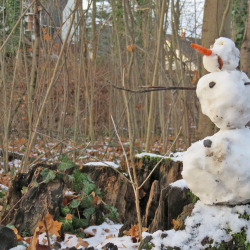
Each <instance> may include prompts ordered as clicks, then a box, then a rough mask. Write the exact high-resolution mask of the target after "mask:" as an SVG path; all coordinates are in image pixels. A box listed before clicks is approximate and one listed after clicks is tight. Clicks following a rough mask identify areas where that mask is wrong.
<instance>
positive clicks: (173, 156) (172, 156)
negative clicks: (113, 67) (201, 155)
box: [135, 152, 184, 161]
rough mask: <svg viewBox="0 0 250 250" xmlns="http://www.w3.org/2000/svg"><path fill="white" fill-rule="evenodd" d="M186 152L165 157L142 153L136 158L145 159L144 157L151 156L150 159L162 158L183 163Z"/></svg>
mask: <svg viewBox="0 0 250 250" xmlns="http://www.w3.org/2000/svg"><path fill="white" fill-rule="evenodd" d="M183 153H184V152H176V153H174V154H173V153H170V156H163V155H157V154H152V153H140V154H136V155H135V157H137V158H143V157H144V156H149V157H161V158H164V159H171V160H173V161H182V157H183Z"/></svg>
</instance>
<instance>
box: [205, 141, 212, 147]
mask: <svg viewBox="0 0 250 250" xmlns="http://www.w3.org/2000/svg"><path fill="white" fill-rule="evenodd" d="M203 145H204V147H206V148H211V146H212V141H211V140H209V139H207V140H204V141H203Z"/></svg>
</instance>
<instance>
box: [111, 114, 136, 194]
mask: <svg viewBox="0 0 250 250" xmlns="http://www.w3.org/2000/svg"><path fill="white" fill-rule="evenodd" d="M111 120H112V122H113V125H114V129H115V133H116V135H117V137H118V140H119V142H120V144H121V147H122V150H123V154H124V157H125V159H126V164H127V167H128V174H129V178H130V180H131V182H132V184H133V185H132V186H133V189H134V192H135V183H134V181H133V178H132V175H131V173H130V168H129V163H128V158H127V154H126V151H125V149H124V147H123V145H122V142H121V139H120V136H119V135H118V132H117V129H116V126H115V122H114V119H113V116H112V115H111Z"/></svg>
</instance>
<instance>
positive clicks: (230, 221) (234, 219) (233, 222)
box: [143, 201, 250, 250]
mask: <svg viewBox="0 0 250 250" xmlns="http://www.w3.org/2000/svg"><path fill="white" fill-rule="evenodd" d="M244 212H245V213H247V214H248V215H250V206H249V205H244V206H235V207H227V206H208V205H204V204H203V203H202V202H201V201H198V202H197V203H196V204H195V207H194V209H193V212H192V215H191V216H190V217H188V218H187V219H186V221H185V225H186V227H185V230H181V231H175V230H169V231H160V230H159V231H157V232H155V233H153V234H152V237H153V239H152V240H151V242H152V243H153V244H154V245H155V247H153V248H152V250H158V249H160V248H159V247H160V246H161V244H163V245H164V246H171V247H180V248H181V250H200V249H205V248H207V247H208V246H209V244H205V245H204V246H203V245H202V244H201V242H202V240H203V239H204V238H205V237H209V240H211V239H213V240H214V241H213V243H212V244H211V245H212V246H217V247H218V245H219V243H221V242H222V241H225V242H227V241H229V240H231V239H232V236H231V235H233V234H235V233H239V232H240V231H241V230H242V228H244V229H245V230H246V234H247V241H248V242H249V241H250V225H249V221H247V220H245V219H242V218H239V216H240V215H243V214H244ZM227 229H230V230H231V231H230V232H226V230H227ZM163 233H164V234H167V237H165V238H162V237H161V235H162V234H163ZM147 235H149V233H143V238H144V237H146V236H147Z"/></svg>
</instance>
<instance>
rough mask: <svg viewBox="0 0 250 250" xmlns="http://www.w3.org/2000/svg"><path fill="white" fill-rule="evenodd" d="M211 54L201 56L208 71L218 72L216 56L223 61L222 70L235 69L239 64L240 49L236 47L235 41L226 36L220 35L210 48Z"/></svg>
mask: <svg viewBox="0 0 250 250" xmlns="http://www.w3.org/2000/svg"><path fill="white" fill-rule="evenodd" d="M210 49H211V50H212V55H210V56H204V57H203V64H204V68H205V69H206V70H207V71H209V72H218V71H221V70H220V69H219V62H218V56H219V57H220V58H221V60H222V62H223V66H222V70H235V69H236V68H237V66H238V65H239V60H240V51H239V50H238V49H237V48H236V46H235V43H234V42H233V41H232V40H231V39H229V38H226V37H220V38H218V39H216V40H215V43H214V44H213V45H212V46H211V48H210Z"/></svg>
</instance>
